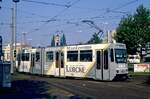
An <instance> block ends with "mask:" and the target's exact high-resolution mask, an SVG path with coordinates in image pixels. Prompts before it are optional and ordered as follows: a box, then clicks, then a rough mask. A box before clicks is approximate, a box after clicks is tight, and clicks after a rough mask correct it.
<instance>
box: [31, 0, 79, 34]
mask: <svg viewBox="0 0 150 99" xmlns="http://www.w3.org/2000/svg"><path fill="white" fill-rule="evenodd" d="M79 1H80V0H75V1H74V2H72V3H71V4H69V5H70V6H69V7H67V8H65V9H63V10H62V11H61V12H59V13H57V14H56V15H55V16H53V17H52V18H50V19H48V20H47V21H46V22H45V23H44V24H42V25H41V26H39V27H38V28H36V29H34V30H32V31H31V32H35V31H39V30H40V29H41V28H42V27H43V26H44V25H46V24H48V23H49V22H51V20H56V19H55V18H57V17H58V16H60V15H61V14H63V13H64V12H65V11H67V10H68V9H69V8H71V7H72V6H73V5H74V4H76V3H77V2H79Z"/></svg>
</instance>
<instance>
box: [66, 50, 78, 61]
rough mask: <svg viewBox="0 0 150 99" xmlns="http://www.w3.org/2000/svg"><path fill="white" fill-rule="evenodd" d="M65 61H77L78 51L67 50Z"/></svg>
mask: <svg viewBox="0 0 150 99" xmlns="http://www.w3.org/2000/svg"><path fill="white" fill-rule="evenodd" d="M67 61H73V62H74V61H78V51H67Z"/></svg>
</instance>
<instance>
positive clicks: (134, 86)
mask: <svg viewBox="0 0 150 99" xmlns="http://www.w3.org/2000/svg"><path fill="white" fill-rule="evenodd" d="M25 76H30V77H28V78H27V80H30V79H31V78H32V80H35V81H44V82H46V83H48V86H53V87H55V88H57V89H60V90H64V91H66V92H68V93H71V94H70V95H74V96H80V97H83V99H86V98H87V97H88V98H89V99H90V98H92V99H149V97H150V91H149V90H150V86H149V87H147V86H142V85H140V83H141V82H139V81H136V80H134V81H132V80H131V81H125V82H104V81H94V80H80V79H78V80H76V79H65V78H53V77H51V78H48V77H39V76H34V75H25Z"/></svg>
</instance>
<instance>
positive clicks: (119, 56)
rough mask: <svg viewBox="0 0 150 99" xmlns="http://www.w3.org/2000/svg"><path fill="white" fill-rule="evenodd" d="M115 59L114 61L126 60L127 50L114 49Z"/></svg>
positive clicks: (124, 61) (123, 61)
mask: <svg viewBox="0 0 150 99" xmlns="http://www.w3.org/2000/svg"><path fill="white" fill-rule="evenodd" d="M115 60H116V63H126V62H127V52H126V50H125V49H115Z"/></svg>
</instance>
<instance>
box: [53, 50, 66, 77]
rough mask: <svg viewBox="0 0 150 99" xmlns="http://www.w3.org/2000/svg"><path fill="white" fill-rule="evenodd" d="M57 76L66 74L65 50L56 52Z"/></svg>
mask: <svg viewBox="0 0 150 99" xmlns="http://www.w3.org/2000/svg"><path fill="white" fill-rule="evenodd" d="M55 60H56V63H55V66H56V71H55V76H59V77H64V76H65V72H64V71H65V70H64V53H63V52H56V54H55Z"/></svg>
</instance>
